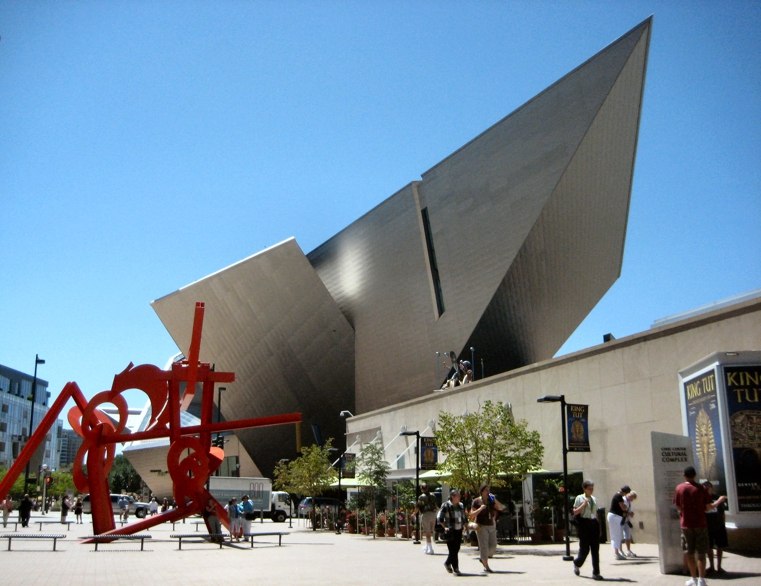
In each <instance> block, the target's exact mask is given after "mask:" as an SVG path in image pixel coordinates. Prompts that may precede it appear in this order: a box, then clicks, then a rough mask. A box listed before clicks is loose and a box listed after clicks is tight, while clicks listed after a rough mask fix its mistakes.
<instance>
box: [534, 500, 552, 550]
mask: <svg viewBox="0 0 761 586" xmlns="http://www.w3.org/2000/svg"><path fill="white" fill-rule="evenodd" d="M531 516H532V518H533V519H534V533H533V534H532V535H531V539H532V541H550V540H552V537H553V535H552V508H551V507H548V506H545V505H543V504H542V503H536V502H535V503H534V506H533V507H531Z"/></svg>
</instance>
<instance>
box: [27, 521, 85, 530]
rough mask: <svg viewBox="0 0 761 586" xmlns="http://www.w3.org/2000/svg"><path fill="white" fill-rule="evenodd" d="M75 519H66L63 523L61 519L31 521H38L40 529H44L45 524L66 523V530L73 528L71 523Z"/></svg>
mask: <svg viewBox="0 0 761 586" xmlns="http://www.w3.org/2000/svg"><path fill="white" fill-rule="evenodd" d="M73 522H74V521H64V522H63V523H62V522H61V521H30V523H37V524H38V525H39V526H40V531H42V526H43V525H66V531H68V530H69V529H71V524H72V523H73Z"/></svg>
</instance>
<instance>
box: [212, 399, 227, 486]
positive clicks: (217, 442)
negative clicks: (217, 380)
mask: <svg viewBox="0 0 761 586" xmlns="http://www.w3.org/2000/svg"><path fill="white" fill-rule="evenodd" d="M226 390H227V387H219V388H218V389H217V423H219V422H220V421H222V391H226ZM214 445H215V446H217V447H218V448H224V443H223V440H222V434H221V433H220V432H219V431H218V432H217V437H216V439H215V440H214ZM220 468H222V466H220V467H219V468H217V471H216V472H215V473H214V476H220V472H221V470H220Z"/></svg>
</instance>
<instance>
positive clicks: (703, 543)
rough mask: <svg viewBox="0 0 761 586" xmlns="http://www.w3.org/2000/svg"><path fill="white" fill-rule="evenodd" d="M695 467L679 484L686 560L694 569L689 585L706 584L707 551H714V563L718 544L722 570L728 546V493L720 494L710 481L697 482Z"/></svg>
mask: <svg viewBox="0 0 761 586" xmlns="http://www.w3.org/2000/svg"><path fill="white" fill-rule="evenodd" d="M696 476H697V473H696V471H695V468H693V467H692V466H688V467H687V468H685V469H684V482H683V483H682V484H680V485H679V486H677V487H676V492H675V493H674V506H676V508H677V509H678V510H679V527H680V528H681V530H682V549H683V550H684V552H685V556H684V562H685V564H686V565H687V569H688V570H689V572H690V579H689V580H688V581H687V582H686V584H685V586H706V580H705V576H706V554H707V553H708V552H709V551H710V552H711V553H710V557H709V559H710V562H711V565H710V569H712V570H713V569H714V566H713V547H714V546H715V547H716V553H717V556H716V557H717V566H718V568H719V571H721V557H722V550H723V548H724V547H726V546H727V531H726V528H725V526H724V504H725V503H726V501H727V497H726V496H720V497H716V496H715V495H714V494H713V485H712V484H711V482H710V481H705V482H704V483H703V484H698V482H696Z"/></svg>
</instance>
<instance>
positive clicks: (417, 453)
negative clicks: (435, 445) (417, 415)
mask: <svg viewBox="0 0 761 586" xmlns="http://www.w3.org/2000/svg"><path fill="white" fill-rule="evenodd" d="M399 435H414V436H415V502H417V499H418V498H419V497H420V432H419V431H401V432H400V433H399ZM412 543H415V544H419V543H420V511H418V514H417V517H416V518H415V541H413V542H412Z"/></svg>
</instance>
